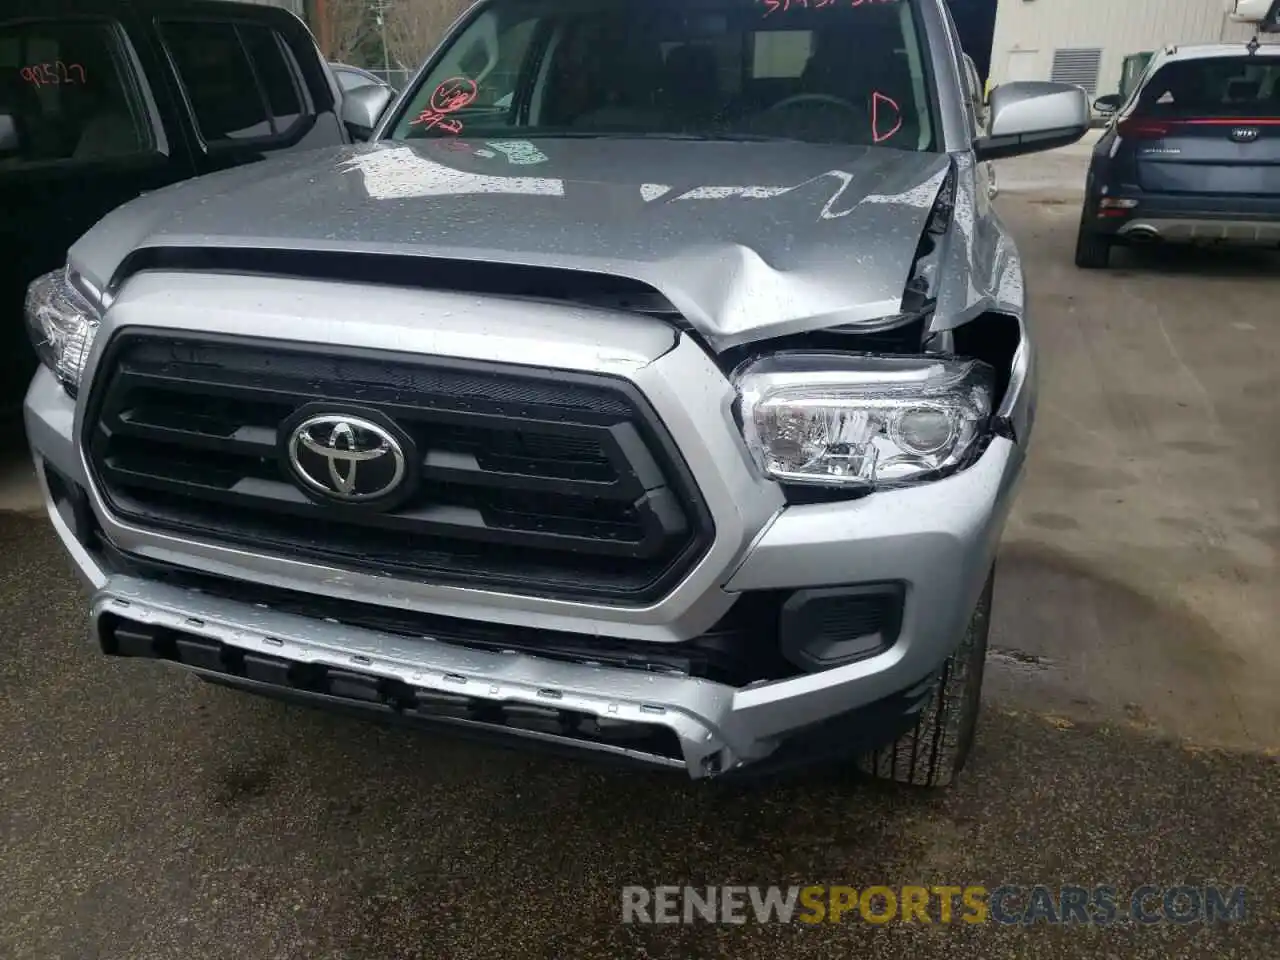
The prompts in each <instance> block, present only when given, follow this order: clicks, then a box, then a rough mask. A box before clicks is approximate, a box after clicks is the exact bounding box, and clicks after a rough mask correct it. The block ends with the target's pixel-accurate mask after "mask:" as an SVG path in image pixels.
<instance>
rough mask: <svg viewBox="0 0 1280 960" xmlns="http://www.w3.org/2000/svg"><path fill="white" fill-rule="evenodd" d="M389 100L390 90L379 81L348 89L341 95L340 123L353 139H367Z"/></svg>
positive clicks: (371, 134)
mask: <svg viewBox="0 0 1280 960" xmlns="http://www.w3.org/2000/svg"><path fill="white" fill-rule="evenodd" d="M390 102H391V91H390V90H388V89H387V88H386V87H384V86H383V85H382V84H380V83H370V84H367V85H366V86H363V87H356V88H355V89H354V90H348V91H347V92H346V93H345V94H343V97H342V123H343V125H344V126H346V128H347V132H348V133H350V134H351V137H352V139H354V140H368V139H369V138H370V137H371V136H373V128H374V127H376V126H377V125H378V118H379V117H381V116H382V111H384V110H386V109H387V104H389V103H390Z"/></svg>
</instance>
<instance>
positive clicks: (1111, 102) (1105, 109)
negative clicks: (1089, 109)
mask: <svg viewBox="0 0 1280 960" xmlns="http://www.w3.org/2000/svg"><path fill="white" fill-rule="evenodd" d="M1123 105H1124V104H1123V102H1122V101H1121V99H1120V94H1118V93H1108V94H1106V95H1105V96H1101V97H1099V98H1098V99H1097V100H1095V101H1093V109H1095V110H1097V111H1098V112H1099V113H1115V112H1116V111H1117V110H1119V109H1120V108H1121V107H1122V106H1123Z"/></svg>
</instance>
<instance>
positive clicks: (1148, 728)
mask: <svg viewBox="0 0 1280 960" xmlns="http://www.w3.org/2000/svg"><path fill="white" fill-rule="evenodd" d="M1082 155H1083V154H1082V152H1081V151H1080V150H1078V149H1077V150H1075V151H1068V152H1065V153H1063V154H1061V155H1056V156H1051V157H1049V158H1043V157H1042V158H1032V159H1030V160H1027V161H1019V162H1018V163H1017V164H1011V165H1007V166H1006V168H1005V169H1003V170H1002V171H1001V183H1002V186H1003V189H1004V195H1003V199H1002V200H1001V201H1000V202H1001V206H1002V209H1003V211H1004V214H1005V216H1006V218H1007V219H1008V221H1009V222H1010V224H1011V226H1012V227H1013V228H1014V229H1015V230H1016V232H1017V234H1018V235H1019V238H1020V240H1021V243H1022V249H1023V252H1024V255H1025V256H1026V259H1027V269H1028V274H1029V281H1030V285H1031V289H1032V296H1033V300H1034V304H1035V312H1036V321H1037V325H1038V335H1039V338H1040V341H1039V342H1040V345H1041V351H1042V358H1043V368H1042V400H1041V407H1040V419H1039V423H1038V426H1037V434H1036V437H1035V441H1034V445H1033V451H1032V458H1031V464H1030V468H1029V471H1028V475H1027V478H1026V481H1025V484H1024V487H1023V490H1022V494H1021V499H1020V501H1019V504H1018V507H1017V509H1016V513H1015V515H1014V517H1013V519H1012V521H1011V523H1010V526H1009V529H1008V534H1007V539H1006V542H1005V544H1004V547H1003V550H1002V554H1001V560H1000V578H999V581H998V586H997V609H996V616H995V621H994V627H993V630H994V636H993V642H994V644H995V648H994V649H993V651H992V655H991V661H990V665H989V677H990V681H989V696H988V709H987V711H986V714H985V717H984V721H983V723H982V729H981V731H980V735H979V736H980V740H979V746H978V749H977V752H976V754H975V757H974V759H973V762H972V764H971V767H970V770H969V772H968V774H967V776H966V777H965V778H964V780H963V781H962V782H961V784H960V785H959V786H958V787H957V789H956V790H954V791H953V792H952V793H950V794H948V795H945V796H941V797H920V796H912V795H905V794H903V793H900V792H896V791H892V790H886V789H881V788H877V787H872V786H868V785H865V784H861V783H857V782H855V781H854V780H852V779H851V778H849V777H848V776H845V775H843V774H838V773H832V772H827V771H816V772H813V773H812V774H808V775H805V776H804V777H802V778H800V779H798V780H797V779H792V780H788V781H785V782H780V783H776V784H770V785H756V786H751V787H745V786H733V787H730V786H726V785H716V784H711V785H693V784H689V783H687V782H685V781H682V780H679V779H673V778H670V777H667V776H662V775H637V774H633V773H624V772H616V771H613V770H605V769H600V768H597V767H595V766H587V765H583V764H577V763H570V762H564V761H558V760H550V759H544V758H541V757H536V758H535V757H530V756H526V755H523V754H516V753H509V752H505V751H500V750H496V749H490V748H480V747H475V746H471V745H468V744H463V743H458V742H454V741H446V740H439V739H436V738H433V737H429V736H425V735H416V734H407V733H405V732H401V731H388V730H383V729H381V728H378V727H374V726H371V725H368V724H364V723H360V722H356V721H352V720H347V719H344V718H339V717H334V716H328V715H323V714H319V713H315V712H311V711H305V710H300V709H297V708H290V707H285V706H281V705H278V704H275V703H269V702H266V701H261V700H257V699H253V698H249V697H247V696H244V695H240V694H236V693H231V692H227V691H222V690H218V689H215V688H212V687H208V686H206V685H202V684H199V683H196V682H194V681H191V680H189V679H187V678H185V677H183V676H180V675H177V674H174V673H170V672H165V671H162V670H159V669H156V668H155V667H151V666H148V665H145V664H129V663H115V662H111V663H107V662H104V661H103V660H102V659H100V658H99V657H98V656H97V655H96V654H95V653H94V652H93V651H91V650H90V649H89V648H88V646H87V645H86V644H85V643H84V642H83V637H84V632H85V628H84V621H83V596H82V594H81V593H80V591H79V589H78V587H77V586H76V585H75V584H74V582H73V581H72V580H71V578H70V575H69V573H68V568H67V565H66V564H65V563H64V562H63V560H62V558H61V557H60V556H59V555H58V552H57V550H56V549H55V545H54V542H53V538H52V535H51V534H50V533H49V532H48V531H47V529H46V525H45V524H44V522H43V520H42V519H41V518H39V517H38V516H37V515H34V514H31V513H25V512H22V511H21V510H18V511H15V512H9V513H4V514H0V550H2V551H3V559H0V612H2V613H3V617H4V621H3V622H4V623H5V625H6V630H5V635H4V640H3V641H0V642H2V643H3V656H2V657H0V831H3V833H2V835H0V836H2V839H3V855H2V856H0V891H2V892H3V896H2V897H0V956H4V957H12V958H15V960H16V958H39V960H46V958H51V957H67V958H74V960H88V958H93V957H111V958H116V957H129V958H153V957H154V958H175V957H182V958H205V957H237V958H258V957H264V958H265V957H282V958H284V957H287V958H307V960H312V958H365V957H370V958H388V960H389V958H397V960H398V958H408V957H447V958H449V960H464V958H473V957H477V958H478V957H495V958H497V957H502V958H523V957H539V958H548V960H561V958H577V957H584V958H585V957H601V958H610V960H618V958H647V957H672V958H676V957H680V958H688V957H709V956H724V957H735V958H753V957H850V956H863V955H865V956H876V957H885V958H888V957H899V956H901V957H908V956H910V957H913V958H919V957H931V956H938V957H943V956H946V957H950V956H955V955H963V956H972V957H980V958H982V960H994V958H999V957H1027V956H1034V957H1036V958H1038V960H1039V958H1045V960H1047V958H1051V957H1077V956H1091V957H1095V956H1096V957H1125V958H1128V957H1151V958H1160V960H1168V958H1172V957H1180V956H1205V957H1258V958H1264V957H1265V958H1271V957H1274V956H1275V955H1276V949H1275V944H1276V942H1277V940H1276V936H1277V934H1276V931H1277V926H1278V925H1280V909H1278V908H1277V906H1276V900H1275V881H1276V873H1277V865H1280V803H1278V802H1277V801H1278V800H1280V767H1278V766H1277V763H1276V759H1275V758H1276V748H1277V747H1280V706H1278V705H1277V704H1278V701H1277V696H1276V692H1275V691H1276V690H1277V684H1278V682H1280V643H1278V642H1277V629H1276V621H1277V616H1276V615H1277V613H1280V608H1278V604H1280V601H1278V600H1277V596H1278V595H1280V591H1277V587H1278V586H1280V580H1278V578H1277V574H1276V549H1277V543H1278V539H1280V538H1278V536H1277V532H1278V531H1280V522H1278V519H1277V509H1278V505H1280V497H1278V496H1277V492H1278V491H1277V483H1278V481H1277V469H1276V468H1277V465H1280V438H1278V435H1277V431H1276V424H1277V422H1280V416H1278V414H1280V409H1278V407H1280V390H1277V389H1276V371H1277V369H1278V360H1280V311H1278V310H1277V309H1276V295H1277V293H1276V291H1277V286H1276V280H1275V277H1276V268H1277V264H1278V262H1280V261H1278V260H1277V258H1275V257H1270V256H1262V255H1257V256H1254V255H1245V256H1241V255H1233V256H1227V255H1210V254H1182V255H1159V254H1145V255H1143V256H1141V257H1126V258H1122V260H1121V261H1120V262H1118V264H1117V268H1116V269H1115V270H1113V271H1110V272H1108V273H1105V274H1098V275H1093V274H1082V273H1080V272H1078V271H1077V270H1075V268H1074V267H1073V266H1071V262H1070V257H1071V247H1072V242H1073V239H1074V231H1075V225H1076V221H1077V218H1078V215H1079V207H1078V194H1077V193H1076V190H1077V185H1078V184H1079V183H1080V182H1081V181H1082V180H1083V175H1082ZM10 474H11V475H10V476H9V477H8V478H7V480H6V482H4V483H3V484H2V485H0V486H2V487H3V490H2V491H0V498H2V499H3V502H4V503H6V504H9V505H11V506H15V507H22V506H23V505H24V504H27V503H29V502H30V499H31V498H30V488H29V483H28V481H27V480H26V479H25V474H24V470H23V468H21V467H13V468H12V469H11V471H10ZM1217 748H1222V749H1217ZM1144 882H1149V883H1152V884H1156V885H1167V884H1175V883H1182V882H1188V883H1197V884H1200V883H1221V884H1228V885H1232V886H1235V885H1244V886H1247V887H1248V888H1249V890H1250V900H1249V917H1248V919H1247V921H1246V922H1244V923H1241V924H1234V925H1223V926H1214V927H1201V926H1200V925H1198V924H1192V925H1190V926H1177V925H1170V924H1161V925H1155V926H1152V927H1148V928H1134V927H1133V926H1132V925H1119V926H1117V927H1112V928H1108V929H1106V930H1098V929H1080V928H1074V927H1056V928H1055V927H1048V926H1043V925H1041V926H1036V927H1032V928H1023V927H1005V926H1001V925H997V924H985V925H979V926H940V925H934V926H927V927H926V926H891V927H886V928H876V929H873V928H870V927H868V926H865V925H856V924H854V925H843V926H824V927H820V928H800V927H796V926H785V927H784V926H765V927H762V926H757V925H754V924H749V925H747V926H745V927H738V928H729V927H708V926H699V927H690V928H669V927H667V928H653V927H624V926H622V925H621V924H620V922H619V919H620V890H621V887H622V886H623V885H624V884H642V885H657V884H685V883H689V884H694V885H699V884H727V883H760V884H775V883H776V884H782V885H788V884H792V883H798V884H807V883H847V884H850V885H853V886H858V887H860V886H865V885H868V884H887V885H890V886H893V885H901V884H912V883H924V884H928V885H935V884H954V885H964V884H984V885H987V886H988V887H995V886H997V885H999V884H1001V883H1020V884H1034V883H1044V884H1049V885H1052V886H1057V885H1059V884H1063V883H1073V884H1080V885H1083V886H1092V885H1095V884H1108V883H1110V884H1115V885H1117V886H1118V887H1120V888H1122V889H1124V888H1127V887H1131V886H1135V885H1137V884H1140V883H1144Z"/></svg>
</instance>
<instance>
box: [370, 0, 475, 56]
mask: <svg viewBox="0 0 1280 960" xmlns="http://www.w3.org/2000/svg"><path fill="white" fill-rule="evenodd" d="M471 2H472V0H386V8H385V9H386V12H385V13H384V16H385V17H386V29H387V51H388V52H389V53H390V54H391V59H392V60H394V61H395V63H396V66H398V67H399V68H400V69H401V70H412V69H414V68H416V67H417V66H418V65H419V64H420V63H422V61H423V60H425V59H426V57H427V54H428V53H430V52H431V51H432V50H433V49H434V48H435V46H436V44H437V43H439V42H440V38H441V37H442V36H443V35H444V32H445V30H447V29H448V28H449V25H450V24H451V23H453V21H454V20H455V19H457V17H458V14H460V13H462V11H463V10H465V9H466V8H467V7H468V6H470V5H471Z"/></svg>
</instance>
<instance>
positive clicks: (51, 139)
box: [0, 0, 348, 399]
mask: <svg viewBox="0 0 1280 960" xmlns="http://www.w3.org/2000/svg"><path fill="white" fill-rule="evenodd" d="M337 98H338V92H337V90H336V89H335V84H334V82H333V80H332V78H331V77H330V76H329V74H328V71H327V68H326V66H325V62H324V60H323V58H322V57H321V56H320V53H319V51H318V50H317V48H316V44H315V41H314V39H313V38H312V36H311V34H310V33H309V32H308V30H307V28H306V27H305V26H304V25H303V23H302V22H301V21H300V20H298V18H297V17H295V16H293V15H292V14H290V13H288V12H286V11H285V10H282V9H278V8H275V7H267V6H258V5H254V4H241V3H230V2H225V0H217V2H212V0H210V2H202V0H6V2H5V4H4V5H3V9H0V211H2V212H0V244H3V249H4V250H5V256H4V258H3V266H2V267H0V303H3V304H5V305H7V308H6V310H7V313H8V314H9V316H10V318H11V320H10V322H9V323H8V324H7V325H6V327H5V330H6V337H7V339H6V340H5V341H4V347H5V350H4V355H5V361H6V363H7V365H8V368H7V370H6V372H7V373H8V374H9V376H8V378H7V379H6V381H5V382H6V383H8V384H10V388H9V394H8V396H9V398H10V399H15V394H16V393H17V390H16V389H15V386H18V385H21V384H25V383H26V381H27V380H28V379H30V375H31V373H32V372H33V371H34V369H35V365H36V361H35V357H34V355H33V354H32V353H31V349H30V346H29V345H28V343H27V341H26V337H25V335H24V333H23V332H22V325H21V323H19V322H18V317H19V316H20V313H21V310H22V298H23V295H24V291H25V290H26V287H27V284H28V283H30V282H31V281H32V280H33V279H34V278H35V277H36V276H37V275H39V274H41V273H44V272H45V271H48V270H51V269H53V268H54V267H55V266H57V265H58V264H60V263H62V262H63V261H64V260H65V259H66V254H67V248H68V247H69V246H70V245H71V243H72V242H73V241H75V240H76V238H78V237H79V236H80V235H81V234H83V233H84V232H85V231H86V230H87V229H88V228H89V227H91V226H92V225H93V224H94V223H95V222H96V221H97V220H98V219H99V218H101V217H102V215H103V214H105V213H107V212H108V211H109V210H111V209H112V208H113V207H116V206H118V205H119V204H121V203H123V202H125V201H126V200H130V199H132V198H134V197H136V196H138V195H139V194H140V193H144V192H146V191H149V190H154V189H156V188H158V187H162V186H164V185H165V184H169V183H173V182H174V181H177V180H183V179H186V178H188V177H192V176H195V175H197V174H201V173H208V172H210V171H215V170H220V169H224V168H226V167H232V166H238V165H241V164H245V163H250V162H252V161H255V160H259V159H261V158H263V157H266V156H270V155H271V154H274V153H277V152H280V151H285V150H301V149H308V148H313V147H320V146H329V145H335V144H340V143H343V142H346V141H347V140H348V138H347V137H346V135H345V134H344V131H343V129H342V126H341V124H340V123H339V122H338V117H337V113H336V104H337Z"/></svg>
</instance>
